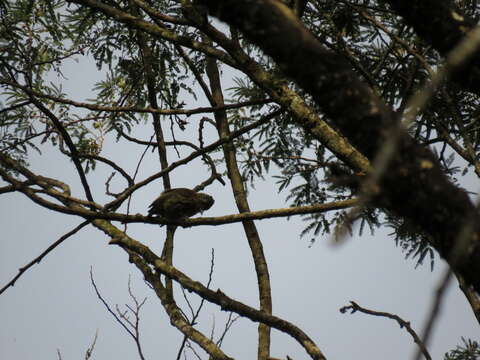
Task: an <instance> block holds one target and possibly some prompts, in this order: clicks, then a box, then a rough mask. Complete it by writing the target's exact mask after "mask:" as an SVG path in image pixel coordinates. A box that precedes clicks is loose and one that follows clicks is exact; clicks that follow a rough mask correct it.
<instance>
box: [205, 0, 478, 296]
mask: <svg viewBox="0 0 480 360" xmlns="http://www.w3.org/2000/svg"><path fill="white" fill-rule="evenodd" d="M199 2H200V3H202V4H205V5H206V6H207V7H208V8H209V10H210V11H211V13H212V14H214V15H216V16H218V17H219V18H220V19H222V20H224V21H227V22H228V23H230V24H233V25H234V26H237V27H238V28H239V29H241V30H242V31H243V32H244V33H245V34H246V36H248V37H249V38H250V39H251V40H252V41H253V42H254V43H256V44H258V45H259V46H260V47H261V48H262V49H263V50H264V51H265V52H266V53H267V54H269V55H270V56H271V57H272V58H273V59H274V60H275V61H276V62H277V64H278V65H279V66H280V67H281V68H282V70H283V71H285V73H286V74H288V75H289V76H291V77H292V78H293V79H294V80H295V81H296V82H297V83H298V84H299V85H300V86H302V87H303V88H304V89H305V90H306V91H308V92H309V93H310V94H311V95H312V97H313V98H314V100H315V101H316V102H317V104H318V105H320V106H321V107H322V109H323V110H324V111H325V113H326V114H327V115H328V116H329V117H330V118H331V119H332V121H334V122H335V124H336V125H337V126H338V128H339V129H340V130H341V131H342V132H343V133H344V134H345V135H346V136H347V138H348V139H349V140H350V141H351V142H352V143H353V144H354V145H355V146H356V147H357V148H358V149H359V150H360V151H362V152H363V153H364V154H365V155H366V156H367V157H368V158H370V159H374V158H375V156H376V155H377V152H378V151H379V150H380V149H381V147H382V145H383V144H384V143H385V142H388V141H389V138H388V134H389V132H390V129H392V128H393V127H394V126H396V125H395V124H396V122H397V121H398V120H397V119H396V117H395V114H394V113H393V112H392V111H391V110H390V109H388V108H387V107H386V106H385V104H383V103H382V102H381V101H380V100H379V99H378V98H376V97H375V96H374V95H373V93H372V92H371V90H370V89H369V88H367V87H366V86H365V85H364V84H363V83H362V82H361V81H360V80H359V79H358V78H357V76H356V75H355V74H354V73H353V72H352V71H351V70H350V66H349V64H348V63H347V62H346V61H345V60H344V59H343V58H341V57H339V56H337V55H336V54H334V53H331V52H329V51H327V50H325V49H324V48H323V47H322V46H321V45H320V44H319V43H318V41H317V40H316V39H315V37H314V36H313V35H311V34H310V33H309V32H308V30H307V29H306V28H305V27H304V26H303V25H302V24H301V23H300V22H299V21H298V20H297V19H296V18H295V17H294V16H293V14H292V12H291V11H290V10H289V9H288V8H287V7H285V6H283V5H282V4H281V2H278V1H274V0H249V1H248V0H247V1H238V0H228V1H222V2H216V1H207V0H203V1H199ZM286 44H288V45H287V46H286ZM303 127H304V129H305V130H306V131H308V132H310V133H311V134H312V136H315V137H317V135H316V134H315V133H313V132H311V130H310V128H309V127H307V126H303ZM382 180H383V181H382V182H381V184H380V185H381V189H382V190H383V191H382V193H381V196H378V197H376V198H375V199H374V201H375V204H376V205H377V206H379V207H384V208H386V209H388V210H390V211H393V212H394V213H396V214H397V215H400V216H404V217H406V218H408V219H409V220H411V221H412V222H413V223H414V224H416V225H417V226H419V227H420V228H421V229H423V230H424V231H425V232H426V233H429V234H430V235H432V239H433V240H432V244H431V245H432V246H434V247H435V248H436V249H437V250H438V251H439V253H440V254H441V255H442V256H443V257H444V258H445V259H446V260H447V261H449V260H450V255H451V254H450V252H451V251H452V249H453V248H454V247H455V244H454V239H456V236H457V234H458V233H460V231H461V229H462V228H463V226H464V225H465V222H466V221H468V219H472V217H473V219H474V220H472V221H473V223H474V224H475V230H474V232H473V235H472V236H471V237H470V239H469V245H468V246H466V247H464V248H463V251H464V252H463V254H462V257H461V258H460V259H459V260H458V261H457V260H455V262H454V263H451V266H453V267H454V268H455V270H456V271H458V272H459V273H460V274H461V275H462V276H464V278H465V279H466V281H467V282H468V283H469V284H471V285H473V286H474V287H475V289H476V290H477V291H480V246H479V245H480V218H479V215H478V213H477V211H476V209H475V207H474V205H473V204H472V202H471V201H470V200H469V198H468V196H467V194H466V193H465V192H464V191H462V190H461V189H459V188H457V187H456V186H454V185H453V184H452V183H450V181H449V180H448V178H447V177H446V175H445V174H444V173H443V171H442V170H441V168H440V165H439V164H438V161H437V160H436V158H435V157H434V155H433V154H432V153H431V152H430V151H428V150H427V149H425V148H423V147H422V146H420V145H419V144H417V143H416V142H415V141H414V140H413V139H412V138H410V137H409V136H408V135H407V134H406V133H402V134H401V135H400V142H399V146H398V151H397V153H396V154H395V156H394V158H393V160H392V162H391V164H390V166H389V167H388V169H387V171H386V173H385V176H384V178H383V179H382Z"/></svg>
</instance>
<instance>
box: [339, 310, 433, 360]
mask: <svg viewBox="0 0 480 360" xmlns="http://www.w3.org/2000/svg"><path fill="white" fill-rule="evenodd" d="M350 304H351V305H349V306H344V307H342V308H341V309H340V312H341V313H342V314H344V313H345V312H347V311H350V313H351V314H353V313H354V312H356V311H360V312H362V313H364V314H368V315H373V316H380V317H386V318H389V319H392V320H395V321H396V322H397V323H398V324H399V325H400V327H401V328H403V327H404V328H405V329H406V330H407V332H408V333H409V334H410V335H411V336H412V338H413V341H414V342H415V343H416V344H417V345H418V351H419V352H420V354H423V356H425V359H427V360H432V357H431V356H430V354H429V352H428V350H427V347H426V346H425V343H424V342H423V341H422V340H421V339H420V337H419V336H418V335H417V333H416V332H415V330H413V329H412V327H411V326H410V322H409V321H405V320H403V319H402V318H401V317H400V316H398V315H395V314H391V313H388V312H383V311H374V310H370V309H367V308H364V307H361V306H360V305H358V304H357V303H356V302H354V301H350Z"/></svg>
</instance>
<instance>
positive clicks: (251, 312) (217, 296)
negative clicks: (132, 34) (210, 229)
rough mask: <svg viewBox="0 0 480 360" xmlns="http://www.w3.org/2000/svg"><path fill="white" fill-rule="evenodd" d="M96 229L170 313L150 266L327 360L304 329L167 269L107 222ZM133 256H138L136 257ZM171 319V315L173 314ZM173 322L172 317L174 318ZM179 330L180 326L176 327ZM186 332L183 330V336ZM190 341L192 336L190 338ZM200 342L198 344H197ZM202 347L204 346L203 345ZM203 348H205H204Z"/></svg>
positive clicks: (150, 252)
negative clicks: (127, 257) (137, 271)
mask: <svg viewBox="0 0 480 360" xmlns="http://www.w3.org/2000/svg"><path fill="white" fill-rule="evenodd" d="M94 225H95V226H97V227H98V228H99V229H100V230H101V231H103V232H104V233H105V234H107V235H108V236H109V237H111V239H112V240H111V241H110V244H114V245H118V246H120V247H122V248H123V249H125V250H127V251H129V252H130V254H131V257H130V259H131V260H132V261H134V263H135V264H136V265H137V267H138V268H139V269H140V270H141V271H142V273H143V274H144V276H145V278H146V280H147V281H148V282H150V283H151V284H152V286H154V289H155V291H157V294H158V295H159V296H161V300H162V304H163V305H164V307H165V309H166V310H167V312H168V311H169V308H170V309H171V308H172V305H171V304H169V299H167V298H163V296H164V295H163V294H162V289H161V288H158V289H157V288H156V287H160V286H161V284H160V283H159V281H156V279H158V276H155V274H154V273H153V272H152V271H151V269H150V267H149V266H148V265H147V264H150V265H153V266H154V268H155V270H156V272H158V273H160V274H162V275H165V276H167V277H169V278H171V279H172V280H174V281H176V282H178V283H179V284H181V285H182V286H183V287H184V288H185V289H187V290H189V291H192V292H195V293H196V294H198V295H199V296H200V297H202V298H203V299H206V300H207V301H209V302H212V303H214V304H217V305H219V306H220V307H221V309H222V310H224V311H233V312H235V313H237V314H239V315H241V316H245V317H247V318H249V319H250V320H252V321H256V322H262V323H264V324H267V325H269V326H271V327H273V328H275V329H277V330H280V331H282V332H285V333H286V334H289V335H290V336H292V337H293V338H294V339H295V340H297V341H298V343H299V344H300V345H302V347H303V348H304V349H305V351H306V352H307V353H308V354H309V355H310V357H311V358H312V359H314V360H324V359H326V358H325V356H324V355H323V353H322V352H321V351H320V349H319V348H318V346H317V345H316V344H315V343H314V342H313V341H312V339H310V337H309V336H308V335H307V334H305V333H304V332H303V331H302V330H301V329H300V328H298V327H297V326H295V325H293V324H291V323H289V322H288V321H285V320H283V319H280V318H278V317H276V316H273V315H270V314H267V313H265V312H263V311H259V310H256V309H254V308H252V307H250V306H248V305H245V304H243V303H241V302H239V301H236V300H233V299H232V298H230V297H228V296H226V295H225V294H224V293H223V292H221V291H220V290H217V291H213V290H210V289H208V288H207V287H205V286H203V285H202V284H201V283H200V282H198V281H194V280H192V279H191V278H189V277H188V276H186V275H185V274H184V273H182V272H181V271H179V270H177V269H176V268H174V267H173V266H170V265H167V264H166V263H165V262H164V261H162V260H161V258H159V257H158V256H157V255H155V253H153V252H152V251H151V250H150V249H149V248H148V247H147V246H145V245H143V244H141V243H140V242H138V241H136V240H134V239H132V238H131V237H129V236H127V235H126V234H125V233H123V232H121V231H119V230H118V229H116V228H115V227H114V226H112V225H111V224H109V223H108V222H105V221H103V220H96V221H94ZM132 254H138V255H133V256H132ZM169 315H170V314H169ZM177 316H178V317H180V318H181V319H178V318H176V320H181V321H182V323H185V325H184V326H185V327H187V326H189V325H187V324H186V322H185V320H184V319H183V316H182V315H177ZM171 318H172V317H171ZM174 325H175V326H177V324H176V323H174ZM184 331H185V330H184V329H183V330H182V332H184ZM189 337H190V335H189ZM194 341H196V340H194ZM200 346H202V344H200ZM202 347H203V346H202Z"/></svg>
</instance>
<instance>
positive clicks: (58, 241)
mask: <svg viewBox="0 0 480 360" xmlns="http://www.w3.org/2000/svg"><path fill="white" fill-rule="evenodd" d="M90 222H91V221H90V220H87V221H84V222H82V223H81V224H80V225H78V226H77V227H75V228H74V229H72V230H71V231H69V232H68V233H66V234H65V235H63V236H61V237H60V238H59V239H58V240H57V241H55V242H54V243H53V244H51V245H50V246H49V247H48V248H46V249H45V250H44V251H43V252H42V253H41V254H40V255H39V256H37V257H36V258H35V259H33V260H32V261H30V262H29V263H28V264H26V265H25V266H23V267H21V268H20V269H18V274H17V275H16V276H15V277H14V278H13V279H12V280H10V281H9V282H8V283H7V284H6V285H5V286H4V287H3V288H1V289H0V295H1V294H2V293H3V292H4V291H5V290H7V289H8V288H9V287H10V286H14V285H15V282H16V281H17V280H18V279H19V278H20V277H21V276H22V275H23V274H24V273H25V271H27V270H28V269H30V268H31V267H32V266H33V265H35V264H39V263H40V261H42V259H43V258H44V257H45V256H47V255H48V254H49V253H50V252H52V251H53V250H54V249H55V248H57V247H58V246H59V245H60V244H62V243H63V242H64V241H65V240H67V239H68V238H69V237H70V236H72V235H74V234H76V233H77V232H78V231H79V230H80V229H82V228H83V227H85V226H86V225H88V224H90Z"/></svg>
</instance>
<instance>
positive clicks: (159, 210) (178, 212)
mask: <svg viewBox="0 0 480 360" xmlns="http://www.w3.org/2000/svg"><path fill="white" fill-rule="evenodd" d="M214 202H215V200H213V197H211V196H210V195H207V194H204V193H198V192H196V191H193V190H190V189H187V188H177V189H170V190H165V191H164V192H162V193H161V194H160V196H159V197H158V198H157V199H156V200H155V201H154V202H153V203H152V204H151V205H150V206H149V210H148V215H150V216H151V215H160V216H163V217H165V218H167V219H170V220H178V219H182V218H188V217H190V216H193V215H195V214H198V213H199V212H203V211H205V210H208V209H210V208H211V207H212V205H213V203H214Z"/></svg>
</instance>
